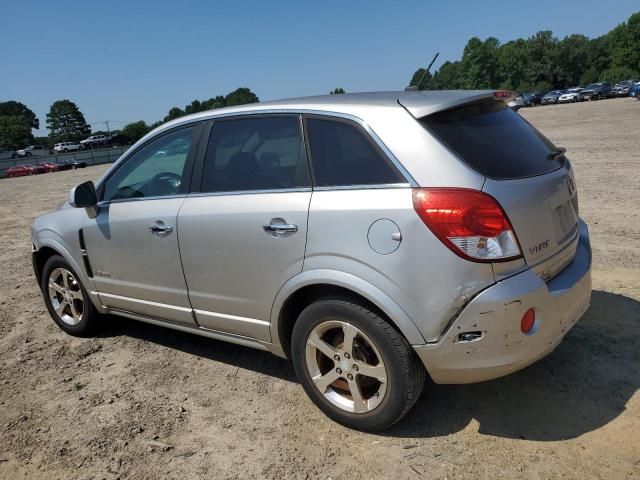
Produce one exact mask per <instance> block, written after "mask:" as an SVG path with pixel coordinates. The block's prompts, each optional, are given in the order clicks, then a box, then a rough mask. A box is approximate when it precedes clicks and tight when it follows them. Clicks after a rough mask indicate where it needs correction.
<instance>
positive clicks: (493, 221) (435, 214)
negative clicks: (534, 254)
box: [413, 188, 521, 262]
mask: <svg viewBox="0 0 640 480" xmlns="http://www.w3.org/2000/svg"><path fill="white" fill-rule="evenodd" d="M413 206H414V208H415V210H416V212H417V213H418V215H419V216H420V218H421V219H422V221H423V222H424V223H425V225H426V226H427V227H429V229H430V230H431V231H432V232H433V233H434V235H435V236H436V237H438V238H439V239H440V240H441V241H442V242H443V243H444V244H445V245H446V246H447V247H449V249H451V251H453V252H454V253H455V254H456V255H459V256H461V257H462V258H466V259H468V260H474V261H477V262H495V261H505V260H511V259H514V258H517V257H520V256H521V252H520V247H519V246H518V240H517V238H516V234H515V232H514V231H513V228H512V227H511V223H509V219H508V218H507V215H506V214H505V213H504V211H503V210H502V207H500V204H499V203H498V202H497V201H496V200H495V199H494V198H493V197H491V196H490V195H487V194H486V193H483V192H480V191H478V190H468V189H464V188H416V189H414V190H413Z"/></svg>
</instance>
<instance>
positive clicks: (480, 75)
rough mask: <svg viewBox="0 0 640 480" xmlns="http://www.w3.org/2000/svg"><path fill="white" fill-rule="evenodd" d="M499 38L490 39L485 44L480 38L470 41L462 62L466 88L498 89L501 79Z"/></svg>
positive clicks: (461, 69)
mask: <svg viewBox="0 0 640 480" xmlns="http://www.w3.org/2000/svg"><path fill="white" fill-rule="evenodd" d="M498 46H499V42H498V39H497V38H494V37H489V38H487V39H486V40H485V41H484V42H483V41H481V40H480V39H479V38H478V37H473V38H471V39H469V41H468V42H467V45H466V46H465V47H464V51H463V53H462V61H461V62H460V74H461V77H462V78H461V81H462V85H463V87H464V88H472V89H484V88H497V87H498V85H499V79H498V76H497V73H498V69H497V64H498Z"/></svg>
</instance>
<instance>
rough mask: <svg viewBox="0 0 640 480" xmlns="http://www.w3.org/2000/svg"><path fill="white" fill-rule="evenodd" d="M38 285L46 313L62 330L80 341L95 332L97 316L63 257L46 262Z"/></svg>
mask: <svg viewBox="0 0 640 480" xmlns="http://www.w3.org/2000/svg"><path fill="white" fill-rule="evenodd" d="M41 282H42V283H41V285H40V287H41V289H42V294H43V295H44V303H45V305H46V306H47V310H49V314H50V315H51V318H53V321H54V322H56V324H57V325H58V326H59V327H60V328H61V329H62V330H64V331H65V332H67V333H69V334H71V335H75V336H81V337H83V336H87V335H89V334H90V333H91V332H92V331H93V330H94V329H95V326H96V323H97V322H98V316H99V313H98V312H97V311H96V309H95V307H94V306H93V304H92V303H91V300H90V299H89V295H88V293H87V291H86V289H85V288H84V287H83V286H82V284H81V283H80V280H79V277H78V275H77V274H76V273H75V272H74V271H73V268H71V266H70V265H69V263H68V262H67V261H66V260H65V259H64V258H63V257H61V256H60V255H53V256H52V257H51V258H49V260H47V262H46V263H45V264H44V268H43V269H42V279H41Z"/></svg>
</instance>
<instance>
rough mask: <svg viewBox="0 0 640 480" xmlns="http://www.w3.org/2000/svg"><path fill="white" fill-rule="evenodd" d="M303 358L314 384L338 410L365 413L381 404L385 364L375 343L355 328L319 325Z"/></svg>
mask: <svg viewBox="0 0 640 480" xmlns="http://www.w3.org/2000/svg"><path fill="white" fill-rule="evenodd" d="M305 356H306V364H307V369H308V371H309V375H310V376H311V380H312V381H313V384H314V385H315V387H316V388H317V389H318V390H319V391H320V393H322V395H324V397H325V398H326V399H327V400H328V401H329V402H331V403H332V404H333V405H335V406H337V407H338V408H340V409H342V410H344V411H347V412H352V413H367V412H370V411H372V410H374V409H375V408H376V407H378V406H379V405H380V404H381V403H382V401H383V400H384V397H385V394H386V392H387V369H386V367H385V364H384V361H383V359H382V356H381V355H380V352H379V351H378V349H377V348H376V346H375V345H374V343H373V342H372V341H371V340H370V339H369V337H367V335H366V334H365V333H364V332H363V331H362V330H360V329H359V328H357V327H355V326H354V325H352V324H350V323H347V322H343V321H340V320H328V321H325V322H322V323H320V324H319V325H317V326H316V327H315V328H314V329H313V330H312V331H311V333H310V334H309V337H308V338H307V343H306V352H305Z"/></svg>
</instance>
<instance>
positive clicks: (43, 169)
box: [25, 163, 49, 175]
mask: <svg viewBox="0 0 640 480" xmlns="http://www.w3.org/2000/svg"><path fill="white" fill-rule="evenodd" d="M25 166H26V165H25ZM28 166H29V167H31V168H32V169H33V173H34V174H36V175H38V174H40V173H47V172H48V171H49V170H48V169H47V167H45V166H44V165H43V164H42V163H41V164H40V165H28Z"/></svg>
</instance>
